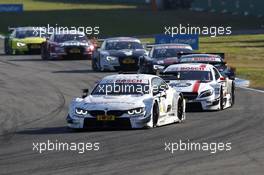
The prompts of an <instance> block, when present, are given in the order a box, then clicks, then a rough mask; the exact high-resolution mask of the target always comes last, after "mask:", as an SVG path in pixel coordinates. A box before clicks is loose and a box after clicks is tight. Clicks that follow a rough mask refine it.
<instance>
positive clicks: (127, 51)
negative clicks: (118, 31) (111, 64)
mask: <svg viewBox="0 0 264 175" xmlns="http://www.w3.org/2000/svg"><path fill="white" fill-rule="evenodd" d="M102 54H105V55H111V56H116V57H126V56H127V57H129V56H134V57H139V56H143V55H144V54H146V51H145V50H144V49H134V50H131V49H123V50H108V51H103V52H102Z"/></svg>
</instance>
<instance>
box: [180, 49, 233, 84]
mask: <svg viewBox="0 0 264 175" xmlns="http://www.w3.org/2000/svg"><path fill="white" fill-rule="evenodd" d="M180 63H206V64H211V65H214V66H215V67H216V68H217V69H218V71H219V72H220V73H221V74H222V75H223V76H225V77H228V78H229V79H232V80H234V79H235V68H233V67H230V66H228V65H227V64H226V62H225V61H224V54H223V53H215V54H187V55H182V56H181V58H180Z"/></svg>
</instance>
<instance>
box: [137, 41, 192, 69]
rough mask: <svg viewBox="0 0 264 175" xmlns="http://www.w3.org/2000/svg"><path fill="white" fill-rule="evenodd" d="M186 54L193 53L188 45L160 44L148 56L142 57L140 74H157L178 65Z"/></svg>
mask: <svg viewBox="0 0 264 175" xmlns="http://www.w3.org/2000/svg"><path fill="white" fill-rule="evenodd" d="M184 53H192V47H191V46H190V45H188V44H158V45H154V46H153V47H152V49H151V50H150V52H149V55H148V56H142V57H140V61H139V72H140V73H147V74H156V72H157V71H158V70H159V71H162V70H163V69H165V68H166V67H168V66H169V65H172V64H177V63H178V61H179V57H180V56H181V55H182V54H184Z"/></svg>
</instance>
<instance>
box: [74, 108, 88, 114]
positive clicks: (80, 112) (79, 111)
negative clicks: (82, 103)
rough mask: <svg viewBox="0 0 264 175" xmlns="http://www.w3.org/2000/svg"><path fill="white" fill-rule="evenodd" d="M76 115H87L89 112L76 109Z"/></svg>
mask: <svg viewBox="0 0 264 175" xmlns="http://www.w3.org/2000/svg"><path fill="white" fill-rule="evenodd" d="M75 113H76V114H78V115H87V114H88V111H87V110H85V109H81V108H76V109H75Z"/></svg>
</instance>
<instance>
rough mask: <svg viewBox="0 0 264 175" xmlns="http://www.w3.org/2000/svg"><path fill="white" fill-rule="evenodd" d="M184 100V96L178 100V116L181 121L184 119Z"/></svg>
mask: <svg viewBox="0 0 264 175" xmlns="http://www.w3.org/2000/svg"><path fill="white" fill-rule="evenodd" d="M183 103H184V100H183V98H182V96H180V98H179V100H178V107H177V116H178V119H179V120H180V121H182V120H183V119H184V104H183Z"/></svg>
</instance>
